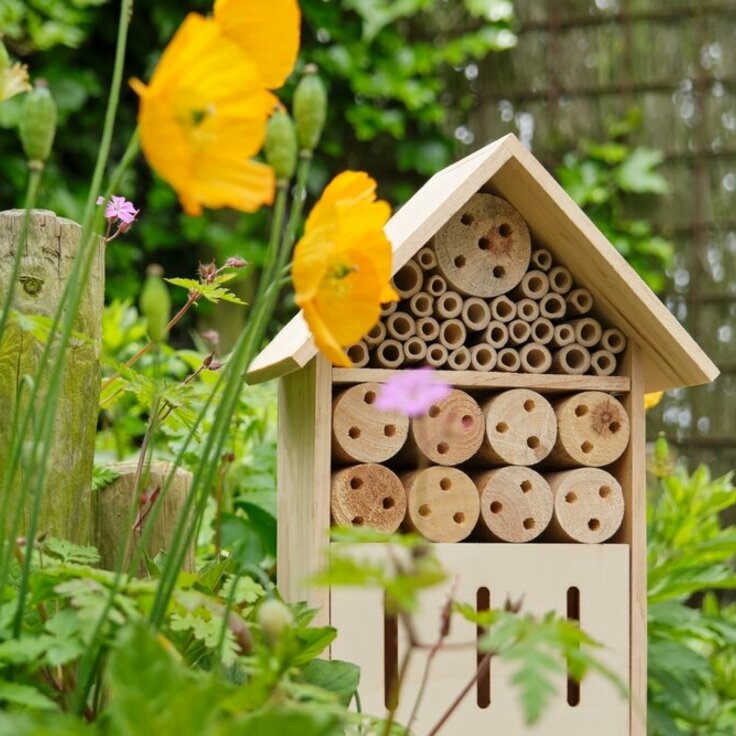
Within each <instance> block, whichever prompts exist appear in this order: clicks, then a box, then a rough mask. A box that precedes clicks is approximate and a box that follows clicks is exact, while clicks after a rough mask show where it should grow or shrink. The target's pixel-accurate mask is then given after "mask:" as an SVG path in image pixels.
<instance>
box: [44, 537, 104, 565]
mask: <svg viewBox="0 0 736 736" xmlns="http://www.w3.org/2000/svg"><path fill="white" fill-rule="evenodd" d="M43 552H44V554H46V555H49V556H50V557H55V558H56V559H58V560H60V561H61V562H63V563H71V564H75V565H94V564H95V563H96V562H99V560H100V555H99V553H98V552H97V550H96V549H95V548H94V547H83V546H81V545H79V544H73V543H72V542H69V541H67V540H66V539H57V538H56V537H49V538H48V539H47V540H46V541H45V542H44V543H43Z"/></svg>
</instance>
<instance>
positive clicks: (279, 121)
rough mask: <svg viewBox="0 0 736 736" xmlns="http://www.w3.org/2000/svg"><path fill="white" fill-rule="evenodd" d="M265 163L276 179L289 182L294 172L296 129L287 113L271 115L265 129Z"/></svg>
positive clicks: (279, 112)
mask: <svg viewBox="0 0 736 736" xmlns="http://www.w3.org/2000/svg"><path fill="white" fill-rule="evenodd" d="M265 151H266V163H267V164H268V165H269V166H270V167H271V168H272V169H273V170H274V172H275V173H276V178H277V179H281V180H285V181H289V179H291V177H292V176H294V171H295V170H296V155H297V142H296V128H294V123H293V122H292V120H291V118H290V117H289V115H288V113H285V112H282V111H281V110H278V111H276V112H275V113H274V114H273V115H271V119H270V120H269V121H268V127H267V128H266V143H265Z"/></svg>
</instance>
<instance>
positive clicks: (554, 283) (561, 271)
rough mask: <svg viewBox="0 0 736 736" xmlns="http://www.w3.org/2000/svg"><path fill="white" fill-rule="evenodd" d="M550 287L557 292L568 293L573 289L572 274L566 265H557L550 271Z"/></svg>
mask: <svg viewBox="0 0 736 736" xmlns="http://www.w3.org/2000/svg"><path fill="white" fill-rule="evenodd" d="M549 288H550V291H552V292H554V293H555V294H567V292H568V291H570V289H572V274H571V273H570V271H568V269H566V268H565V267H564V266H555V267H554V268H553V269H552V270H551V271H550V272H549Z"/></svg>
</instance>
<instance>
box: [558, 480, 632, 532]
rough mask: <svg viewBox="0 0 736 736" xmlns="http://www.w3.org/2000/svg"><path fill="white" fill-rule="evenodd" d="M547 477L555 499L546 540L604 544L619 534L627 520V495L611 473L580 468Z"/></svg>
mask: <svg viewBox="0 0 736 736" xmlns="http://www.w3.org/2000/svg"><path fill="white" fill-rule="evenodd" d="M546 477H547V481H548V482H549V485H550V488H551V489H552V494H553V496H554V514H553V516H552V521H551V522H550V525H549V527H548V530H547V533H546V534H545V538H547V539H550V540H552V541H557V542H583V543H584V544H600V543H601V542H605V541H606V540H608V539H610V538H611V537H612V536H613V535H614V534H615V533H616V532H617V531H618V529H619V527H620V526H621V523H622V522H623V518H624V506H625V502H624V494H623V492H622V489H621V485H620V484H619V482H618V481H617V480H616V479H615V478H614V477H613V476H612V475H611V474H610V473H607V472H606V471H605V470H599V469H597V468H578V469H576V470H568V471H567V472H564V473H551V474H549V475H547V476H546Z"/></svg>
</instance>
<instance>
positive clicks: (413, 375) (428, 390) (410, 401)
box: [376, 367, 450, 417]
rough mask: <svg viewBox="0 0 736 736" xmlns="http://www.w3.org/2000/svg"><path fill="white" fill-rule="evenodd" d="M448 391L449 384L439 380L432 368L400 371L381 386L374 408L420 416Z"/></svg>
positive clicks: (409, 415)
mask: <svg viewBox="0 0 736 736" xmlns="http://www.w3.org/2000/svg"><path fill="white" fill-rule="evenodd" d="M449 393H450V386H449V385H448V384H446V383H443V382H442V381H440V380H439V379H438V378H437V376H436V375H435V373H434V371H433V370H432V368H429V367H427V368H417V369H416V370H405V371H400V372H398V373H396V374H395V375H394V376H393V377H392V378H391V379H389V380H388V381H387V382H386V383H384V384H383V386H381V390H380V391H379V392H378V397H377V399H376V408H377V409H379V410H381V411H398V412H401V413H402V414H406V415H407V416H408V417H420V416H422V415H424V414H425V413H426V412H427V410H428V409H429V407H430V406H432V404H435V403H437V402H438V401H441V400H442V399H444V398H445V396H447V395H448V394H449Z"/></svg>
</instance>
